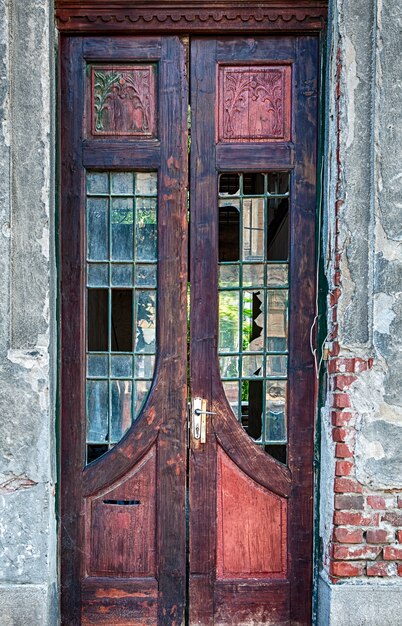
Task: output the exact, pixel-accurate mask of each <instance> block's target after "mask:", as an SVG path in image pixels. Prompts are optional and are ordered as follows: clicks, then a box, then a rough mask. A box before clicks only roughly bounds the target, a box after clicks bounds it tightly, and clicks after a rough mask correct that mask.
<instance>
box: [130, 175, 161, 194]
mask: <svg viewBox="0 0 402 626" xmlns="http://www.w3.org/2000/svg"><path fill="white" fill-rule="evenodd" d="M157 188H158V175H157V173H156V172H138V173H137V177H136V186H135V193H136V195H137V196H156V194H157V191H158V189H157Z"/></svg>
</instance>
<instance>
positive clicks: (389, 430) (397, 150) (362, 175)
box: [319, 0, 402, 626]
mask: <svg viewBox="0 0 402 626" xmlns="http://www.w3.org/2000/svg"><path fill="white" fill-rule="evenodd" d="M331 13H332V19H331V20H330V27H329V53H328V55H329V56H328V75H327V78H328V79H329V80H328V102H327V128H326V139H327V148H326V150H327V157H328V158H327V162H328V168H327V172H326V202H325V204H326V209H325V216H324V221H323V226H324V228H323V247H324V256H325V263H326V274H327V278H328V282H329V285H330V289H333V288H334V287H335V283H334V276H335V248H336V247H337V249H338V250H339V252H340V297H339V301H338V311H337V323H338V341H339V346H340V355H339V356H340V357H345V358H353V357H357V358H361V359H366V360H368V359H373V361H372V362H373V366H372V367H371V368H369V369H368V370H367V371H365V372H363V373H361V374H359V375H358V376H357V380H356V381H355V382H354V383H353V384H352V385H351V387H350V390H349V396H350V399H351V405H352V407H351V409H352V410H353V411H355V412H356V415H357V417H356V425H355V428H356V448H355V458H354V463H355V470H356V478H357V480H358V481H359V482H360V483H361V485H362V486H363V489H364V493H374V494H375V493H378V494H380V495H385V496H387V494H389V495H393V496H395V495H396V494H398V493H400V490H401V489H402V453H401V450H402V384H401V380H402V248H401V246H402V219H401V215H402V165H401V164H402V106H401V102H402V73H401V66H402V3H401V2H400V0H387V2H385V1H384V0H331V1H330V16H331ZM331 316H332V311H331ZM328 321H329V328H333V327H332V317H331V318H329V320H328ZM328 396H329V394H328ZM321 420H322V424H323V428H322V444H321V467H322V469H321V487H320V490H321V494H320V497H321V505H320V506H321V510H320V537H321V539H322V542H323V546H324V555H323V558H324V573H323V580H325V582H322V584H321V589H320V594H319V595H320V600H319V602H320V605H321V606H320V611H319V623H320V624H322V625H327V624H338V623H342V624H343V626H347V625H349V624H350V625H351V626H355V625H358V624H360V623H361V624H369V625H373V626H374V625H377V624H378V625H380V624H381V626H384V625H385V624H394V623H395V621H394V620H395V614H396V613H395V611H396V606H398V607H399V611H400V610H401V609H402V606H401V603H402V600H401V594H402V591H401V592H400V593H399V596H398V595H397V594H395V593H393V592H391V589H393V588H394V585H395V584H396V585H397V584H398V579H397V578H396V579H393V580H386V579H384V580H381V579H378V578H376V579H371V580H368V579H366V581H367V584H369V589H371V590H373V587H374V586H377V588H378V593H370V591H368V590H367V589H366V591H365V590H364V585H363V586H362V583H363V582H364V581H362V580H361V579H359V580H357V579H355V582H357V584H355V585H353V584H348V585H347V586H346V585H342V584H341V585H339V584H338V585H337V586H336V587H332V593H331V589H330V588H331V585H328V578H327V576H326V573H325V569H326V566H327V563H326V559H327V558H328V554H325V549H326V547H328V545H329V543H330V540H331V534H332V528H333V526H332V524H333V522H332V518H333V512H334V497H333V491H332V489H331V485H332V486H333V480H334V457H335V454H334V449H335V444H334V442H333V440H332V432H331V431H332V428H331V404H330V401H328V402H327V404H326V406H324V408H323V409H322V413H321ZM391 500H393V501H394V502H395V501H396V500H395V498H391ZM399 581H400V582H402V579H399ZM349 583H353V579H349ZM328 589H329V591H328ZM342 589H344V590H345V591H344V592H343V591H342ZM399 589H400V587H399ZM353 590H354V591H353ZM359 590H360V595H359ZM394 591H395V589H394ZM363 592H364V593H363ZM352 596H353V602H354V604H353V607H354V611H353V616H352V615H351V616H349V617H346V615H345V614H344V615H343V618H340V617H339V614H338V615H337V612H339V610H340V607H341V606H342V603H350V602H351V601H352V600H351V598H352ZM359 597H360V600H359ZM359 611H360V615H359ZM342 619H343V620H344V621H342ZM339 620H341V621H339ZM359 620H360V621H359Z"/></svg>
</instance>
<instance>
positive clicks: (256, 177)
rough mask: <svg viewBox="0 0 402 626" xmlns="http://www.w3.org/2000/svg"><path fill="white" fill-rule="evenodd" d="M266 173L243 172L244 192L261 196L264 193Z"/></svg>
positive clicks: (246, 194)
mask: <svg viewBox="0 0 402 626" xmlns="http://www.w3.org/2000/svg"><path fill="white" fill-rule="evenodd" d="M264 180H265V177H264V174H251V173H250V174H243V194H244V195H245V196H257V195H258V196H260V195H263V193H264Z"/></svg>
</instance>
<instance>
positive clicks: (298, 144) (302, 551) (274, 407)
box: [60, 35, 318, 626]
mask: <svg viewBox="0 0 402 626" xmlns="http://www.w3.org/2000/svg"><path fill="white" fill-rule="evenodd" d="M317 41H318V40H317V38H316V37H315V36H296V35H295V36H286V37H279V36H277V37H275V36H273V37H272V36H270V37H268V36H267V37H264V36H262V37H261V36H259V37H247V38H242V37H240V36H236V37H230V38H229V37H228V38H219V39H215V38H214V39H213V38H208V37H206V38H201V37H199V38H194V39H193V40H192V41H191V44H190V48H188V39H187V38H184V39H181V38H179V37H176V36H155V37H153V36H147V37H132V36H124V37H123V36H121V37H119V36H114V37H74V36H73V37H71V36H68V37H61V47H60V48H61V54H60V58H61V72H60V76H61V98H60V111H61V141H60V149H61V156H60V161H61V197H60V233H61V238H60V240H61V247H60V258H61V266H60V267H61V466H60V494H61V525H60V529H61V549H62V576H61V584H62V621H63V624H66V625H74V626H75V625H78V624H84V625H85V624H86V625H89V624H103V625H105V626H106V625H107V626H146V625H159V626H162V625H168V624H170V625H175V626H182V625H184V624H190V625H194V626H195V625H202V626H204V625H211V626H212V625H214V624H215V625H216V626H218V625H221V626H223V625H228V626H229V625H238V626H240V625H246V624H247V625H248V624H254V625H257V624H275V626H280V625H285V624H286V625H290V624H298V625H301V624H305V625H307V624H309V623H310V621H311V577H312V495H313V493H312V481H313V458H312V456H313V454H312V453H313V424H314V422H313V415H314V393H315V376H314V371H313V359H312V355H311V352H310V329H311V325H312V323H313V319H314V308H315V292H314V291H315V281H314V276H315V261H314V256H315V255H314V249H315V226H314V225H315V177H316V118H317V111H316V107H317V55H318V47H317ZM188 66H189V68H190V75H191V96H190V97H189V95H188V91H187V84H188V78H187V71H186V67H188ZM189 103H190V104H191V113H192V114H191V142H188V138H187V125H188V119H187V111H188V104H189ZM190 145H191V150H190V151H189V150H188V146H190ZM189 152H190V155H189ZM188 161H189V164H190V181H191V184H190V196H189V197H190V204H189V211H188V194H187V186H188V177H187V165H188ZM188 214H189V215H190V231H191V237H190V246H189V251H190V259H189V261H190V263H189V265H190V272H189V284H190V294H191V298H190V322H191V324H190V333H189V340H188V325H187V293H188V271H187V250H188V246H187V241H188V236H187V231H188ZM188 341H189V344H188ZM188 345H189V348H190V349H189V352H190V365H191V366H190V371H188V370H189V368H188V363H187V360H188ZM188 399H189V400H191V402H190V411H189V414H188V411H187V400H188Z"/></svg>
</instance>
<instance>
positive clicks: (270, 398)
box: [265, 380, 287, 442]
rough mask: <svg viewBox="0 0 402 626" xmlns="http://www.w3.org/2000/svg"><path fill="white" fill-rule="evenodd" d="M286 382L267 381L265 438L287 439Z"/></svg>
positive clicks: (273, 439)
mask: <svg viewBox="0 0 402 626" xmlns="http://www.w3.org/2000/svg"><path fill="white" fill-rule="evenodd" d="M286 388H287V385H286V382H285V381H280V380H270V381H267V391H266V404H265V414H266V415H265V440H266V441H267V442H275V441H286Z"/></svg>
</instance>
